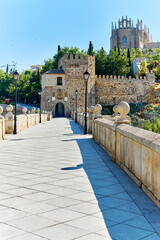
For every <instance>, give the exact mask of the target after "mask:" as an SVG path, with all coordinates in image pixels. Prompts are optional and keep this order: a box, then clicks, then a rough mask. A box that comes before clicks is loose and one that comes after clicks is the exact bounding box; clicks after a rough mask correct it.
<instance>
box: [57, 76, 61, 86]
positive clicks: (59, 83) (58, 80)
mask: <svg viewBox="0 0 160 240" xmlns="http://www.w3.org/2000/svg"><path fill="white" fill-rule="evenodd" d="M57 85H62V77H57Z"/></svg>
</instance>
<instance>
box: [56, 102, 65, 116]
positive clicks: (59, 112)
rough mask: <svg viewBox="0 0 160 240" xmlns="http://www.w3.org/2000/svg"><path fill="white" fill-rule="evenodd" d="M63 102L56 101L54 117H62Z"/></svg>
mask: <svg viewBox="0 0 160 240" xmlns="http://www.w3.org/2000/svg"><path fill="white" fill-rule="evenodd" d="M64 116H65V113H64V104H63V103H57V104H56V107H55V117H64Z"/></svg>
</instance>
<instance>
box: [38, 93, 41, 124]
mask: <svg viewBox="0 0 160 240" xmlns="http://www.w3.org/2000/svg"><path fill="white" fill-rule="evenodd" d="M41 94H42V92H39V93H38V95H39V101H40V106H39V107H40V111H39V123H41V122H42V120H41Z"/></svg>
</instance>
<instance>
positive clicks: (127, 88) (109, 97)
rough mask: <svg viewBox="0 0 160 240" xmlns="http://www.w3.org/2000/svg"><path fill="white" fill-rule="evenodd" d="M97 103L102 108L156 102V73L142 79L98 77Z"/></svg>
mask: <svg viewBox="0 0 160 240" xmlns="http://www.w3.org/2000/svg"><path fill="white" fill-rule="evenodd" d="M95 83H96V85H95V96H96V102H98V103H100V104H101V105H102V106H106V105H115V104H118V103H119V102H121V101H126V102H128V103H130V102H134V103H137V102H144V103H146V102H148V103H152V102H154V87H155V76H154V73H149V74H147V76H146V77H144V78H143V79H142V77H140V79H139V78H138V77H137V79H135V78H129V79H126V78H124V77H123V76H122V77H120V76H118V77H117V76H96V81H95Z"/></svg>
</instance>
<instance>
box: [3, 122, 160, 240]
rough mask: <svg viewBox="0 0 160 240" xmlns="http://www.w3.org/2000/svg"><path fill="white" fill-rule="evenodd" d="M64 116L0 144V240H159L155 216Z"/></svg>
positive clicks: (127, 181) (157, 216)
mask: <svg viewBox="0 0 160 240" xmlns="http://www.w3.org/2000/svg"><path fill="white" fill-rule="evenodd" d="M82 133H83V131H82V129H81V128H80V126H79V125H78V124H75V123H74V122H73V121H70V120H68V119H65V118H61V119H54V120H52V121H51V122H47V123H43V124H40V125H37V126H35V127H33V128H30V129H27V130H25V131H23V132H21V133H20V134H18V135H17V136H7V140H4V141H2V142H0V240H6V239H7V240H8V239H10V240H44V239H46V240H71V239H79V240H85V239H87V240H90V239H91V240H94V239H97V240H101V239H102V240H103V239H104V240H107V239H115V240H138V239H145V240H158V239H160V211H159V210H158V208H157V207H156V206H155V205H154V204H153V203H152V201H151V200H150V199H149V198H148V197H147V196H146V195H145V194H144V193H143V192H142V191H141V189H139V188H138V187H137V186H136V185H135V184H134V183H133V182H132V180H130V178H129V177H128V176H127V175H126V174H125V173H124V172H123V171H122V170H121V169H120V168H119V167H118V166H117V165H116V164H115V163H113V162H112V161H111V160H110V158H109V156H108V155H107V154H106V153H105V152H104V151H103V150H102V149H101V148H100V146H98V144H97V143H95V142H94V140H93V139H91V136H84V135H83V134H82Z"/></svg>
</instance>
